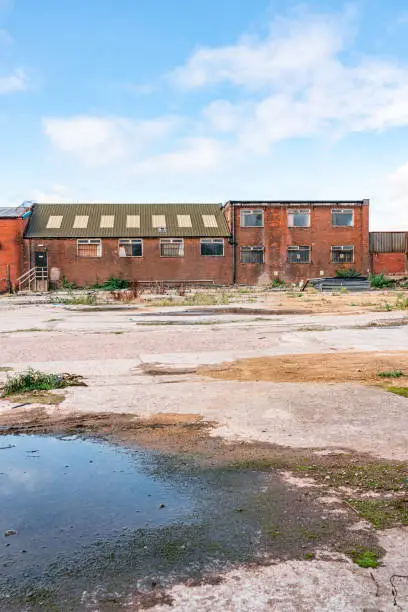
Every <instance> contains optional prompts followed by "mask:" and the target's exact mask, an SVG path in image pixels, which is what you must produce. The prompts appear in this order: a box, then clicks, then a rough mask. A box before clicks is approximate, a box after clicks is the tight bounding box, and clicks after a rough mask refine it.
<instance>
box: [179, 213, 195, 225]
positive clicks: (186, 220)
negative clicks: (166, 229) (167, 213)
mask: <svg viewBox="0 0 408 612" xmlns="http://www.w3.org/2000/svg"><path fill="white" fill-rule="evenodd" d="M177 223H178V226H179V227H192V225H191V216H190V215H177Z"/></svg>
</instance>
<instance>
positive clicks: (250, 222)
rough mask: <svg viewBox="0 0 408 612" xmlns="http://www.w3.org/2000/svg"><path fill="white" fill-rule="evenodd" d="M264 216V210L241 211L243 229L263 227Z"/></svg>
mask: <svg viewBox="0 0 408 612" xmlns="http://www.w3.org/2000/svg"><path fill="white" fill-rule="evenodd" d="M263 224H264V214H263V210H262V209H256V210H255V209H253V210H241V227H263Z"/></svg>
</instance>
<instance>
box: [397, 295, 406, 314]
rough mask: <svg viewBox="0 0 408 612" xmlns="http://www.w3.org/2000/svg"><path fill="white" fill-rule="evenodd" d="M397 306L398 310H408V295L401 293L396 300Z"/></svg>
mask: <svg viewBox="0 0 408 612" xmlns="http://www.w3.org/2000/svg"><path fill="white" fill-rule="evenodd" d="M395 308H396V309H397V310H408V297H405V296H404V295H399V296H398V298H397V301H396V302H395Z"/></svg>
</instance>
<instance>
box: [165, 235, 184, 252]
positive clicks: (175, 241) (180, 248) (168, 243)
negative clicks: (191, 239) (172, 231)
mask: <svg viewBox="0 0 408 612" xmlns="http://www.w3.org/2000/svg"><path fill="white" fill-rule="evenodd" d="M183 256H184V240H183V238H161V239H160V257H183Z"/></svg>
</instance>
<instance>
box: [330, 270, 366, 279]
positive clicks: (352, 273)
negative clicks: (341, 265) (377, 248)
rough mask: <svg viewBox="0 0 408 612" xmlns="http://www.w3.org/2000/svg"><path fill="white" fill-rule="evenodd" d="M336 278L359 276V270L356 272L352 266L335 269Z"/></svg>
mask: <svg viewBox="0 0 408 612" xmlns="http://www.w3.org/2000/svg"><path fill="white" fill-rule="evenodd" d="M336 276H337V278H359V277H360V276H361V274H360V272H357V270H355V269H354V268H347V269H344V270H341V269H340V270H336Z"/></svg>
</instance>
